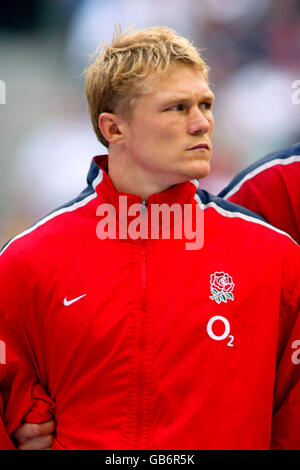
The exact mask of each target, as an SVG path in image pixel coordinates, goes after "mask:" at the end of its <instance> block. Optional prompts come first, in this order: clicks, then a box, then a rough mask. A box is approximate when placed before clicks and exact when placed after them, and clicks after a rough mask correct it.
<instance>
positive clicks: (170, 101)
mask: <svg viewBox="0 0 300 470" xmlns="http://www.w3.org/2000/svg"><path fill="white" fill-rule="evenodd" d="M146 86H147V89H148V87H149V91H150V92H149V93H147V94H144V95H141V96H139V97H138V98H137V99H136V100H135V103H134V105H133V109H132V113H131V117H130V118H128V119H125V121H124V122H125V124H124V136H125V140H124V146H125V147H124V148H125V152H126V158H127V162H128V165H129V167H130V169H131V170H133V175H134V176H136V177H138V178H140V179H142V181H144V182H145V184H148V183H150V184H151V182H155V183H156V184H157V183H158V184H159V185H161V187H162V188H166V187H168V186H171V185H173V184H178V183H182V182H184V181H188V180H190V179H194V178H202V177H204V176H206V175H207V174H208V173H209V169H210V158H211V150H212V146H211V140H210V138H211V134H212V131H213V127H214V119H213V114H212V104H213V99H214V95H213V93H212V91H211V90H210V88H209V86H208V84H207V82H206V80H205V78H204V77H203V75H202V73H201V72H199V71H198V70H196V69H194V68H192V67H190V66H185V65H177V66H176V67H174V68H173V69H172V71H171V72H170V74H168V76H166V77H163V78H159V76H158V75H152V76H150V77H149V79H148V80H147V83H146Z"/></svg>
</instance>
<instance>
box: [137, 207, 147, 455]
mask: <svg viewBox="0 0 300 470" xmlns="http://www.w3.org/2000/svg"><path fill="white" fill-rule="evenodd" d="M142 204H143V207H142V210H141V213H142V214H144V213H145V209H144V208H146V205H147V200H145V199H144V200H143V201H142ZM141 305H142V308H141V323H140V325H141V330H140V343H139V364H138V400H137V426H136V433H137V434H136V449H140V446H141V442H142V429H143V392H144V387H143V379H144V374H145V371H144V370H143V356H144V354H143V353H144V350H145V334H146V333H145V316H146V240H142V298H141Z"/></svg>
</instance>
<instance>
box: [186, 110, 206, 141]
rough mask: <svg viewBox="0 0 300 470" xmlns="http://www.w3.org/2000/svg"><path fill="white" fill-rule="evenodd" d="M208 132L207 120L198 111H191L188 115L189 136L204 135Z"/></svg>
mask: <svg viewBox="0 0 300 470" xmlns="http://www.w3.org/2000/svg"><path fill="white" fill-rule="evenodd" d="M208 130H209V120H208V119H207V117H206V116H205V114H204V113H203V112H202V111H201V109H199V108H198V107H197V108H196V109H193V110H192V111H191V115H190V121H189V127H188V131H189V134H191V135H197V134H205V133H206V132H208Z"/></svg>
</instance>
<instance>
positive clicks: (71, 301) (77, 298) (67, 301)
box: [64, 294, 86, 307]
mask: <svg viewBox="0 0 300 470" xmlns="http://www.w3.org/2000/svg"><path fill="white" fill-rule="evenodd" d="M85 296H86V294H83V295H80V296H79V297H76V299H72V300H67V297H65V298H64V305H65V306H66V307H68V306H69V305H72V304H73V303H74V302H77V300H79V299H82V297H85Z"/></svg>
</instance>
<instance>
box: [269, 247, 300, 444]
mask: <svg viewBox="0 0 300 470" xmlns="http://www.w3.org/2000/svg"><path fill="white" fill-rule="evenodd" d="M290 248H291V249H290V250H289V255H288V257H287V260H286V263H285V266H284V270H283V273H282V285H283V288H282V296H281V314H280V321H279V335H278V357H277V367H276V370H277V372H276V382H275V391H274V414H273V423H272V443H271V447H272V449H297V450H299V449H300V256H299V251H300V248H299V247H297V245H296V244H292V245H290Z"/></svg>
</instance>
